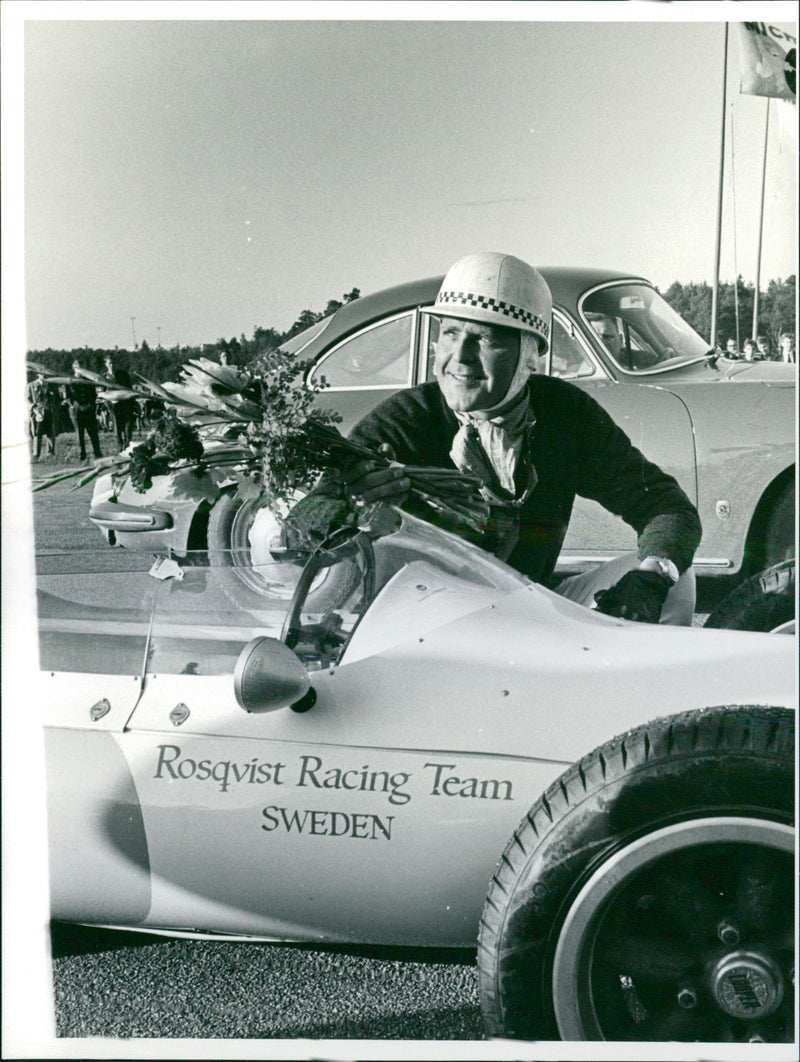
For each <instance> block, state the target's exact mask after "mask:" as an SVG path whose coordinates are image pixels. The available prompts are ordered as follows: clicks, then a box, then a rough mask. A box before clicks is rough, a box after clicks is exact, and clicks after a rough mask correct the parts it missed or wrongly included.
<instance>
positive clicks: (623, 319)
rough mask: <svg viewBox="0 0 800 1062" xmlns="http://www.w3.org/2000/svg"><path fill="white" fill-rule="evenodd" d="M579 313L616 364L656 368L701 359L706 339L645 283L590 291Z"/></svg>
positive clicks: (629, 368)
mask: <svg viewBox="0 0 800 1062" xmlns="http://www.w3.org/2000/svg"><path fill="white" fill-rule="evenodd" d="M581 312H582V314H583V317H584V319H585V321H586V323H587V324H588V326H589V327H590V328H591V329H592V331H593V332H594V333H595V335H596V336H597V338H598V340H599V341H600V343H601V344H602V345H603V347H604V348H605V350H606V352H607V354H608V355H609V356H610V357H611V358H612V359H613V360H614V361H615V362H616V364H617V365H618V366H619V368H621V369H624V370H625V371H626V372H658V371H660V370H661V369H663V368H673V367H674V366H675V365H677V364H679V363H681V362H684V363H689V362H692V361H699V360H700V359H701V358H704V357H706V356H707V354H708V353H709V349H708V343H707V342H706V341H705V340H704V339H702V338H701V337H700V336H699V335H698V334H697V333H696V332H695V331H694V329H692V328H691V326H690V325H688V324H687V323H686V321H684V320H683V319H682V318H681V317H680V316H679V315H678V314H677V313H676V312H675V311H674V310H673V309H672V307H671V306H670V305H669V304H668V303H667V302H666V301H665V300H664V299H663V298H662V297H661V296H660V295H659V294H658V292H657V291H655V290H654V289H653V288H651V287H649V285H646V284H644V283H627V284H625V283H623V284H619V283H612V284H609V285H607V286H606V287H603V288H598V289H597V290H595V291H592V292H590V293H589V294H588V295H587V296H586V298H585V299H584V300H583V302H582V304H581Z"/></svg>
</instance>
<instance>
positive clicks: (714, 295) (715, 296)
mask: <svg viewBox="0 0 800 1062" xmlns="http://www.w3.org/2000/svg"><path fill="white" fill-rule="evenodd" d="M727 91H728V23H727V22H726V23H725V55H724V58H723V65H722V129H721V132H720V143H719V188H718V190H717V242H716V247H715V249H714V285H713V287H712V289H711V335H710V336H709V342H710V344H711V346H712V347H716V345H717V303H718V300H719V260H720V250H721V246H722V187H723V182H724V179H725V110H726V107H727V103H726V97H727Z"/></svg>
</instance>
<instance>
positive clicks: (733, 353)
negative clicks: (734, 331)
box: [725, 337, 742, 361]
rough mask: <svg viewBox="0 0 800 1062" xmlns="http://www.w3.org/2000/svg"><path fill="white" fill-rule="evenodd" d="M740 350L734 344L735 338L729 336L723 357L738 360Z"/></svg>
mask: <svg viewBox="0 0 800 1062" xmlns="http://www.w3.org/2000/svg"><path fill="white" fill-rule="evenodd" d="M741 356H742V352H741V351H740V350H739V347H738V346H737V344H736V340H735V339H733V338H732V337H731V339H729V340H728V341H727V343H726V344H725V357H726V358H728V359H729V360H730V361H738V360H739V358H741Z"/></svg>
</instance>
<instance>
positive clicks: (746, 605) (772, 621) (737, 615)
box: [703, 560, 796, 634]
mask: <svg viewBox="0 0 800 1062" xmlns="http://www.w3.org/2000/svg"><path fill="white" fill-rule="evenodd" d="M795 580H796V565H795V562H794V561H793V560H788V561H783V562H782V563H781V564H773V565H772V567H771V568H766V569H765V570H764V571H763V572H759V573H758V574H757V575H754V576H752V578H750V579H746V580H745V581H744V582H743V583H741V584H740V585H739V586H737V587H736V589H735V590H733V591H731V593H730V594H728V596H727V597H725V598H723V599H722V601H721V602H720V603H719V605H717V607H716V608H715V609H714V611H713V612H712V613H711V614H710V615H709V617H708V619H707V620H706V622H705V623H704V624H703V626H704V627H717V628H724V629H726V630H731V631H766V632H770V633H774V634H794V633H795Z"/></svg>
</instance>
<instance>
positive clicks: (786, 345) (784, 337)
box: [779, 332, 796, 362]
mask: <svg viewBox="0 0 800 1062" xmlns="http://www.w3.org/2000/svg"><path fill="white" fill-rule="evenodd" d="M779 342H780V346H781V361H788V362H794V361H795V360H796V359H795V353H794V336H793V335H792V333H791V332H781V335H780V340H779Z"/></svg>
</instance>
